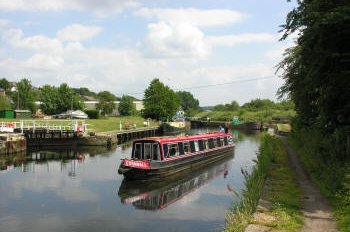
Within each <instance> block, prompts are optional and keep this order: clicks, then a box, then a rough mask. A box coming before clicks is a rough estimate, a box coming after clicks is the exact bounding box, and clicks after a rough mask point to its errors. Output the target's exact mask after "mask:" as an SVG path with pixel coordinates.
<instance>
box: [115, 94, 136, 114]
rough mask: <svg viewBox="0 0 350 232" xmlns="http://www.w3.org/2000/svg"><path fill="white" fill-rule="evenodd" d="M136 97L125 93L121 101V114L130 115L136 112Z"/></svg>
mask: <svg viewBox="0 0 350 232" xmlns="http://www.w3.org/2000/svg"><path fill="white" fill-rule="evenodd" d="M133 101H134V98H133V97H130V96H127V95H123V96H122V98H121V100H120V103H119V108H118V111H119V114H120V115H121V116H130V115H134V114H135V113H136V107H135V105H134V102H133Z"/></svg>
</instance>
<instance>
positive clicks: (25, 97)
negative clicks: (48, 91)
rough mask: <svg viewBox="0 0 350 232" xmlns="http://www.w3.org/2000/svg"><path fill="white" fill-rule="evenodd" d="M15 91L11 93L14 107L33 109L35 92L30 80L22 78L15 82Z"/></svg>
mask: <svg viewBox="0 0 350 232" xmlns="http://www.w3.org/2000/svg"><path fill="white" fill-rule="evenodd" d="M16 88H17V91H16V92H17V93H16V94H13V100H14V104H15V106H16V108H18V109H22V110H23V109H26V110H30V111H32V112H34V111H35V93H34V90H33V86H32V84H31V82H30V81H29V80H28V79H26V78H24V79H22V80H21V81H19V82H17V84H16Z"/></svg>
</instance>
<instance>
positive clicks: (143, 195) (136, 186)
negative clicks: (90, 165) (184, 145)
mask: <svg viewBox="0 0 350 232" xmlns="http://www.w3.org/2000/svg"><path fill="white" fill-rule="evenodd" d="M233 157H234V154H233V153H232V156H231V155H230V156H227V157H226V158H224V159H222V160H219V161H216V162H215V163H211V164H209V165H207V166H205V167H203V168H202V169H198V170H195V171H191V172H187V173H183V174H181V175H180V176H179V175H177V176H176V177H175V176H174V177H173V178H170V177H169V178H164V179H158V180H154V181H151V182H141V181H131V182H128V181H123V182H122V184H121V185H120V187H119V191H118V195H119V197H120V200H121V202H122V203H123V204H133V206H134V207H135V208H137V209H143V210H161V209H164V208H166V207H167V206H169V205H171V204H173V203H174V202H176V201H178V200H180V199H181V198H183V197H184V196H186V195H188V194H190V193H191V192H194V191H196V190H197V189H199V188H200V187H202V186H204V185H205V184H207V183H209V182H210V181H212V180H213V179H215V178H217V177H219V176H223V177H224V178H226V176H227V174H228V172H229V170H230V169H231V163H232V162H231V161H232V159H233Z"/></svg>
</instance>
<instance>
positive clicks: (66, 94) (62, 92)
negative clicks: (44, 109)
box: [57, 83, 84, 112]
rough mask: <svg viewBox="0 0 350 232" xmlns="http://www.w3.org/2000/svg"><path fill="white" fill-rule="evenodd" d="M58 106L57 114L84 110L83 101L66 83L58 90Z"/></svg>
mask: <svg viewBox="0 0 350 232" xmlns="http://www.w3.org/2000/svg"><path fill="white" fill-rule="evenodd" d="M57 92H58V97H59V99H58V106H57V110H58V111H59V112H66V111H67V110H82V109H83V108H84V103H83V99H82V98H81V97H80V96H79V95H78V94H76V93H74V91H73V89H72V88H70V87H69V86H68V85H67V84H66V83H63V84H61V85H60V86H59V87H58V89H57Z"/></svg>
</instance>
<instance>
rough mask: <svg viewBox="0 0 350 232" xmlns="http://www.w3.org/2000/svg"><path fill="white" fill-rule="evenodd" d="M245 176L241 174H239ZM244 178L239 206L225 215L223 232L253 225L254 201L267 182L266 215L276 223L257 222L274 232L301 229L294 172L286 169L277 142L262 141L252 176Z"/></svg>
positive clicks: (257, 198) (276, 140) (276, 139)
mask: <svg viewBox="0 0 350 232" xmlns="http://www.w3.org/2000/svg"><path fill="white" fill-rule="evenodd" d="M242 172H243V173H244V171H242ZM245 177H246V190H244V191H243V193H242V194H241V195H240V194H238V193H236V195H239V196H240V198H241V203H240V204H239V205H234V208H233V211H232V212H229V213H228V214H227V218H226V228H225V231H243V230H244V228H245V227H246V226H247V225H248V224H250V223H257V222H254V221H253V213H254V211H255V208H256V204H257V201H258V200H259V198H260V197H261V195H262V188H263V185H264V183H265V180H267V181H266V184H267V187H268V191H267V193H265V194H264V196H263V198H264V199H266V200H269V201H270V202H271V203H272V210H271V212H269V214H270V215H271V216H273V217H274V218H276V220H274V221H273V223H271V222H266V223H264V222H258V223H259V224H263V225H266V226H270V227H273V228H274V229H276V230H283V231H296V230H298V229H299V228H300V225H301V221H302V218H301V216H300V215H301V214H300V202H299V199H300V192H299V190H298V187H297V184H296V180H295V177H294V173H293V171H292V170H291V169H290V168H289V167H288V158H287V153H286V150H285V148H284V146H283V144H282V143H281V141H280V140H279V139H278V138H274V137H271V136H268V135H265V136H263V137H262V141H261V146H260V154H259V156H258V161H257V164H256V166H255V167H254V169H253V171H252V174H251V175H250V176H247V174H245Z"/></svg>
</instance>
